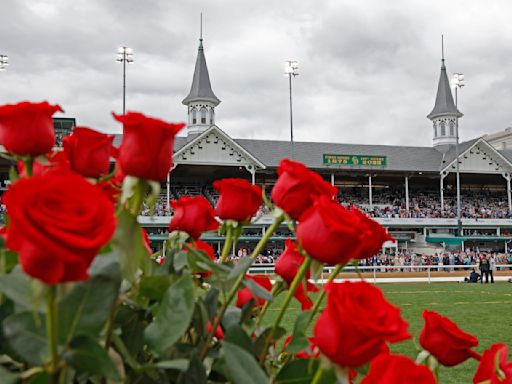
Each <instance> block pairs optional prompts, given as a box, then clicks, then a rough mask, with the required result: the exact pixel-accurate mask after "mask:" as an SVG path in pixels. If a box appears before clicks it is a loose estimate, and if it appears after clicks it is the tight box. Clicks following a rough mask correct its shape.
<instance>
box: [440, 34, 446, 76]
mask: <svg viewBox="0 0 512 384" xmlns="http://www.w3.org/2000/svg"><path fill="white" fill-rule="evenodd" d="M441 69H446V67H445V65H444V35H441Z"/></svg>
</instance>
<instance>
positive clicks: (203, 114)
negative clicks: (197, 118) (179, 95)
mask: <svg viewBox="0 0 512 384" xmlns="http://www.w3.org/2000/svg"><path fill="white" fill-rule="evenodd" d="M207 112H208V111H207V110H206V108H204V107H203V108H201V124H206V114H207Z"/></svg>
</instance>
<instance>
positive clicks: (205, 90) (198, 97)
mask: <svg viewBox="0 0 512 384" xmlns="http://www.w3.org/2000/svg"><path fill="white" fill-rule="evenodd" d="M193 101H209V102H210V103H213V104H215V106H216V105H218V104H219V103H220V100H219V99H218V98H217V96H215V94H214V93H213V91H212V85H211V84H210V75H209V74H208V67H207V66H206V58H205V57H204V49H203V39H202V38H201V39H199V49H198V52H197V60H196V67H195V69H194V79H193V80H192V87H191V88H190V92H189V94H188V96H187V97H185V98H184V99H183V101H182V103H183V104H185V105H188V104H189V103H191V102H193Z"/></svg>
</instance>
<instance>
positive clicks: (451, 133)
mask: <svg viewBox="0 0 512 384" xmlns="http://www.w3.org/2000/svg"><path fill="white" fill-rule="evenodd" d="M450 136H455V123H454V122H453V121H450Z"/></svg>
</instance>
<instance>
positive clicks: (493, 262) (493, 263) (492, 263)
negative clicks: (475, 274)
mask: <svg viewBox="0 0 512 384" xmlns="http://www.w3.org/2000/svg"><path fill="white" fill-rule="evenodd" d="M495 269H496V259H495V258H494V255H490V256H489V275H490V276H491V284H494V270H495Z"/></svg>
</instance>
